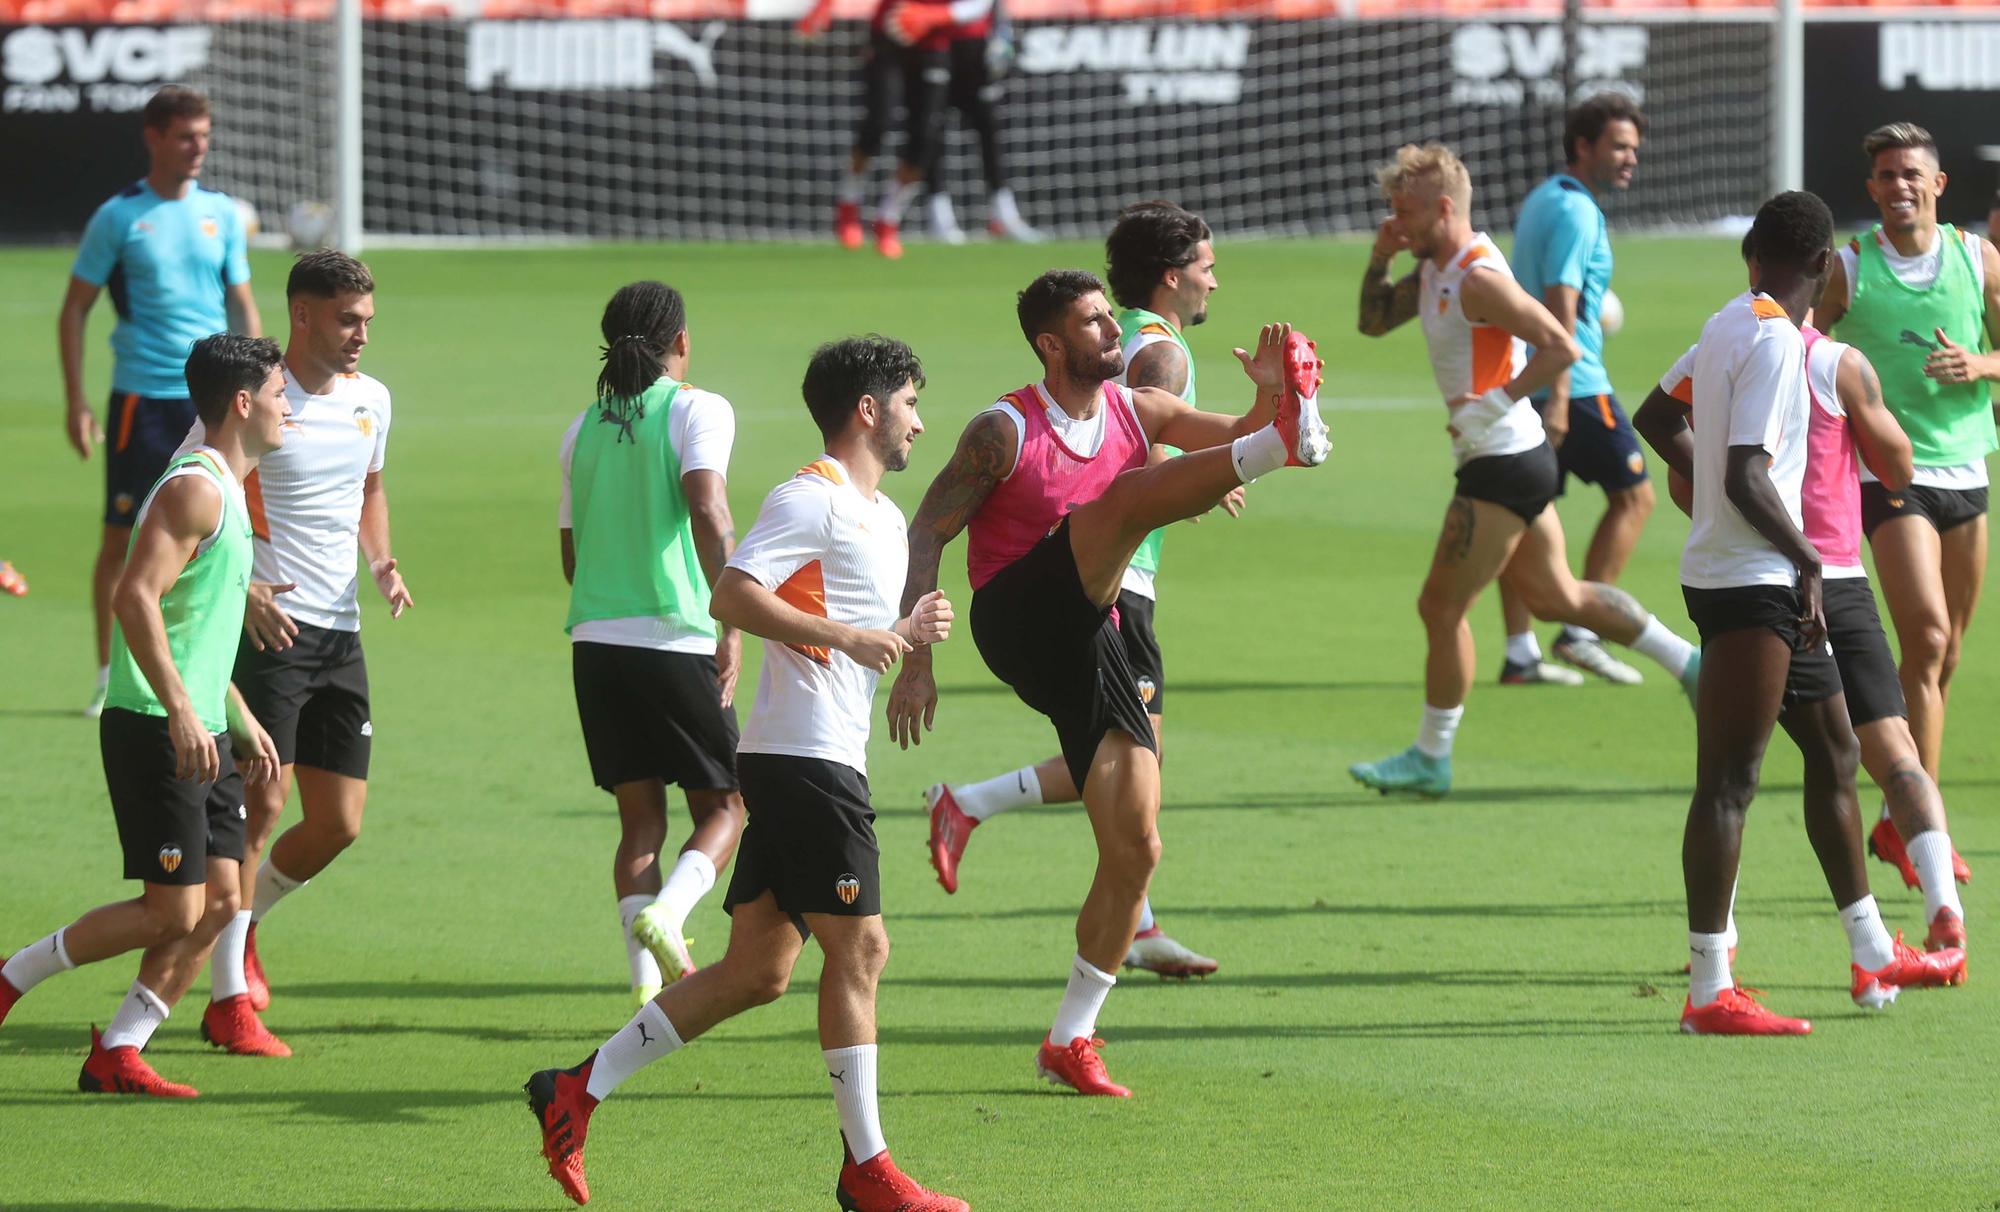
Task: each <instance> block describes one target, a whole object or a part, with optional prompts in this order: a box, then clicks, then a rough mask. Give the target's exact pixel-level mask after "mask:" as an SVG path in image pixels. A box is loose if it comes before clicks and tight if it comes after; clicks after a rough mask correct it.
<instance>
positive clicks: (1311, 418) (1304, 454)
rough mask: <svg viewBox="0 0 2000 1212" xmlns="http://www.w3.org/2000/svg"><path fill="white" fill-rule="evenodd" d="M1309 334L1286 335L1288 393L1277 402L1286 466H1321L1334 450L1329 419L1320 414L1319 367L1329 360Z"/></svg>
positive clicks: (1297, 332)
mask: <svg viewBox="0 0 2000 1212" xmlns="http://www.w3.org/2000/svg"><path fill="white" fill-rule="evenodd" d="M1314 350H1315V347H1314V345H1313V343H1312V342H1311V341H1308V340H1306V335H1305V334H1304V333H1302V332H1299V331H1298V330H1297V329H1293V330H1292V333H1291V335H1290V336H1288V337H1286V338H1285V359H1284V387H1285V394H1284V395H1283V397H1282V398H1280V399H1279V401H1278V415H1277V418H1276V421H1275V424H1276V425H1277V427H1278V434H1279V436H1280V437H1282V438H1284V439H1285V466H1287V467H1318V466H1319V465H1320V464H1321V463H1324V462H1326V456H1327V455H1328V454H1330V453H1332V451H1333V442H1332V441H1331V440H1330V439H1329V438H1328V437H1327V432H1326V422H1325V421H1323V420H1321V419H1320V415H1319V387H1320V373H1319V372H1320V368H1321V367H1323V366H1325V365H1326V363H1324V362H1322V361H1320V358H1319V354H1318V353H1316V352H1314Z"/></svg>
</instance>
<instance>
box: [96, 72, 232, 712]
mask: <svg viewBox="0 0 2000 1212" xmlns="http://www.w3.org/2000/svg"><path fill="white" fill-rule="evenodd" d="M209 127H210V122H209V107H208V98H206V97H204V96H202V95H201V94H200V93H198V92H195V91H194V90H192V89H186V88H181V87H179V86H177V85H171V84H170V85H168V86H167V87H165V88H162V89H161V90H160V91H159V92H157V93H155V94H154V95H153V97H152V99H151V100H149V101H147V102H146V108H145V111H144V133H145V140H146V156H147V160H148V162H149V163H148V168H147V171H146V175H145V177H143V178H141V179H140V180H139V181H137V182H135V183H133V184H132V185H130V186H128V187H127V188H125V189H124V190H121V191H120V192H119V193H118V195H117V196H116V197H114V198H112V199H111V200H110V201H108V202H106V203H105V204H104V205H102V206H100V207H98V208H97V213H96V214H94V215H92V216H91V218H90V225H89V226H88V227H86V228H85V229H84V233H83V243H82V245H81V246H79V247H78V249H77V253H76V264H75V266H74V267H73V268H72V269H71V270H70V280H69V293H68V295H66V296H65V297H64V299H63V305H62V318H61V321H60V323H59V325H58V332H59V334H60V338H61V342H60V343H61V350H62V370H63V391H64V394H65V397H66V403H67V410H66V419H65V422H64V428H65V429H66V430H67V431H68V433H69V441H70V445H72V446H74V447H76V453H77V455H78V456H79V457H81V458H84V459H88V458H90V449H91V447H92V446H94V445H96V444H98V443H100V442H103V443H105V445H106V449H105V457H104V536H103V540H102V542H101V543H100V544H99V547H98V551H97V567H96V570H95V572H94V574H93V576H92V578H91V589H92V594H91V599H92V604H93V605H94V606H95V608H96V616H97V619H96V621H97V691H96V693H95V694H94V695H93V696H92V697H91V701H90V706H88V707H86V708H85V709H84V714H85V715H87V716H91V717H95V716H96V715H97V714H98V712H99V711H100V710H102V708H103V706H104V688H105V681H106V678H107V673H108V669H109V665H110V656H111V587H112V586H113V585H115V584H117V582H118V574H119V573H120V572H121V571H123V570H124V567H125V550H126V548H127V547H128V546H129V545H130V543H131V538H132V522H133V516H134V512H135V511H136V510H137V509H138V507H139V502H140V501H141V500H142V499H143V498H144V497H145V495H146V490H147V488H149V487H150V486H151V485H152V483H153V481H154V480H157V479H158V478H159V477H160V473H161V472H162V471H164V470H166V466H167V460H168V459H169V458H171V457H172V455H173V453H174V451H175V450H176V449H178V448H179V446H180V444H181V441H182V439H184V438H186V437H187V435H188V430H189V429H191V428H193V426H194V420H195V411H194V405H193V404H192V403H191V402H190V401H189V400H188V388H187V379H186V377H185V374H184V371H183V367H184V366H185V365H186V363H187V357H188V350H189V349H191V348H192V347H193V345H194V343H195V342H196V341H198V340H200V339H201V338H203V337H206V336H209V335H211V334H213V333H218V332H223V331H228V332H234V333H240V334H242V335H244V336H251V337H255V336H261V335H262V334H263V327H262V325H260V324H259V323H258V320H257V304H256V301H255V300H254V299H252V298H251V296H250V263H249V260H248V259H247V257H246V256H245V242H246V241H245V234H244V231H243V219H242V215H241V213H240V212H239V211H238V210H237V208H236V203H235V201H234V200H233V199H231V198H230V197H229V196H228V195H227V194H222V193H217V192H216V191H214V190H208V189H203V188H201V186H200V185H198V184H197V183H196V178H198V177H199V176H200V175H201V169H202V162H203V161H204V160H205V159H207V157H208V141H209ZM106 289H109V290H110V292H111V305H112V306H113V307H114V308H116V309H117V312H118V322H117V324H116V326H115V327H113V329H112V330H111V355H112V369H111V398H110V404H109V406H108V408H107V409H106V415H105V421H104V423H102V424H100V423H99V421H98V419H97V416H96V414H95V413H93V412H92V411H91V408H90V400H89V397H88V395H87V393H86V392H85V390H84V385H83V326H84V321H85V319H86V317H87V316H88V315H89V313H90V309H91V306H92V305H93V304H95V303H96V302H97V296H98V294H99V293H100V292H101V291H104V290H106ZM107 427H108V433H107Z"/></svg>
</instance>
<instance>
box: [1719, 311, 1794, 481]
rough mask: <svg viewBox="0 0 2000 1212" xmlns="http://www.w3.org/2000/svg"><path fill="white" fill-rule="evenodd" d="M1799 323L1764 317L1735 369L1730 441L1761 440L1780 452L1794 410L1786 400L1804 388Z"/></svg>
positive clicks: (1766, 448) (1753, 442) (1768, 448)
mask: <svg viewBox="0 0 2000 1212" xmlns="http://www.w3.org/2000/svg"><path fill="white" fill-rule="evenodd" d="M1802 344H1803V340H1802V338H1801V337H1800V336H1799V332H1798V329H1796V328H1793V327H1792V326H1791V325H1789V324H1785V323H1782V322H1779V321H1775V320H1765V321H1763V322H1762V323H1761V324H1760V325H1759V327H1758V332H1757V339H1756V340H1755V341H1753V342H1751V344H1750V349H1749V352H1748V353H1747V354H1745V356H1744V358H1743V364H1742V365H1741V366H1739V367H1738V368H1737V370H1736V382H1735V384H1734V387H1733V390H1732V391H1731V393H1730V400H1729V442H1728V444H1729V445H1731V446H1761V447H1763V448H1764V451H1765V453H1766V454H1771V455H1776V454H1777V452H1778V447H1779V443H1780V439H1781V438H1782V437H1783V436H1784V430H1785V423H1786V421H1787V419H1788V418H1790V417H1792V416H1793V415H1795V413H1794V411H1793V410H1790V409H1787V408H1786V407H1784V405H1783V401H1786V400H1797V399H1798V398H1799V396H1800V394H1801V393H1802V392H1804V391H1805V389H1806V385H1805V381H1804V380H1805V373H1806V360H1805V351H1804V350H1803V349H1802V348H1801V346H1802Z"/></svg>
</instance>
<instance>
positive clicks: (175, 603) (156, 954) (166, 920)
mask: <svg viewBox="0 0 2000 1212" xmlns="http://www.w3.org/2000/svg"><path fill="white" fill-rule="evenodd" d="M281 359H282V355H281V354H280V353H279V352H278V345H277V342H275V341H270V340H266V339H263V338H259V337H240V336H227V335H221V334H218V335H215V336H209V337H203V338H202V339H201V340H199V341H197V342H195V344H194V350H193V352H192V353H190V354H189V356H188V358H187V362H186V366H185V371H184V373H185V375H186V380H187V385H188V389H189V391H190V392H191V393H192V395H191V398H192V399H193V400H194V403H195V409H196V415H197V416H198V417H199V418H200V419H201V421H202V422H203V424H204V425H205V426H206V427H207V432H208V435H209V440H208V442H207V443H206V444H205V445H203V446H201V447H199V448H197V449H196V450H194V451H192V452H191V453H189V454H186V455H182V456H180V457H178V458H176V459H174V460H173V461H172V463H171V464H170V465H169V466H168V467H167V469H166V471H165V473H164V474H163V475H162V476H161V477H160V479H159V481H158V482H157V483H156V484H155V485H154V486H153V488H152V491H151V492H149V493H147V494H146V498H145V500H144V501H143V502H142V503H141V505H140V507H139V510H138V515H137V518H136V522H137V525H136V527H135V528H134V531H133V535H132V550H131V552H130V553H129V555H128V556H127V558H126V560H125V571H124V573H123V574H122V575H121V576H120V577H119V579H118V584H117V586H116V588H115V590H114V592H113V594H112V609H113V611H114V612H115V614H116V616H117V625H116V626H115V627H114V628H113V629H112V643H111V658H112V663H111V682H110V688H109V690H108V692H107V694H106V696H105V710H104V713H103V715H102V717H101V718H100V719H99V721H98V735H99V740H100V745H101V748H102V750H103V755H104V780H105V783H106V784H107V785H108V787H109V788H110V792H111V810H112V814H113V815H114V816H115V817H116V818H117V821H118V841H119V845H120V847H121V848H122V849H123V851H124V854H125V878H126V879H130V880H141V881H144V888H143V890H142V891H141V892H140V894H139V896H138V897H136V898H135V899H133V900H129V901H119V902H117V903H115V904H109V905H100V906H98V907H97V908H95V909H92V910H91V911H90V912H88V913H86V914H84V915H83V916H82V917H80V918H78V919H76V921H74V922H71V923H70V924H69V925H67V926H65V927H63V928H62V929H60V930H58V931H56V932H55V933H54V934H51V935H49V936H48V937H46V938H43V939H41V940H39V941H38V942H35V943H33V944H31V945H29V946H27V947H24V948H22V949H21V950H20V951H17V952H15V953H14V955H13V956H12V958H10V959H8V961H7V962H6V964H5V965H4V966H0V1020H4V1019H5V1018H6V1016H7V1012H8V1010H9V1009H11V1008H12V1007H13V1005H14V1003H15V1002H16V1001H18V1000H19V999H20V998H21V996H22V995H23V994H25V993H27V992H28V991H29V990H31V989H33V988H34V987H35V986H36V985H38V984H40V983H41V982H42V981H44V980H46V979H47V978H49V977H51V976H54V975H55V974H56V973H58V972H62V971H65V970H67V969H70V968H74V967H76V966H77V965H79V964H92V963H96V962H97V961H99V960H105V959H110V958H111V957H112V956H114V955H122V954H124V953H125V952H127V951H133V950H139V949H143V950H144V954H143V955H142V956H141V957H140V960H139V976H138V979H137V980H135V981H133V982H132V988H131V990H130V991H129V992H128V993H127V994H126V996H125V999H124V1000H123V1001H121V1002H120V1003H119V1005H118V1010H117V1013H115V1014H114V1015H112V1017H111V1022H110V1025H109V1026H108V1027H107V1028H106V1029H105V1031H104V1033H103V1034H102V1035H99V1034H98V1031H97V1028H96V1027H92V1028H91V1030H90V1056H89V1057H88V1059H86V1060H85V1061H84V1062H83V1071H82V1072H81V1073H79V1074H78V1075H77V1087H78V1088H79V1089H81V1090H83V1091H85V1092H86V1093H96V1094H146V1095H153V1096H156V1097H165V1098H193V1097H194V1096H195V1094H196V1091H195V1089H194V1087H192V1086H185V1085H181V1084H180V1083H178V1082H170V1081H168V1080H166V1079H165V1078H163V1077H161V1076H160V1075H159V1074H158V1073H156V1072H154V1071H153V1067H152V1066H151V1065H148V1064H147V1063H146V1062H145V1060H144V1059H142V1058H141V1057H140V1055H139V1052H140V1050H141V1049H143V1048H144V1047H145V1046H146V1043H147V1041H148V1040H150V1039H151V1038H152V1036H153V1032H154V1031H156V1030H157V1029H158V1028H159V1026H160V1024H161V1023H163V1022H165V1021H166V1019H167V1015H168V1013H169V1011H170V1010H171V1009H172V1008H173V1006H174V1005H175V1004H177V1003H178V1002H179V1001H180V999H181V996H182V995H183V994H185V993H186V992H187V990H188V986H189V985H190V984H192V983H193V982H194V978H195V976H196V975H197V974H198V973H199V972H200V971H201V966H202V964H203V963H204V962H205V961H206V960H207V958H208V950H209V947H210V946H211V945H213V944H214V942H215V939H216V936H217V935H218V934H220V933H221V932H222V929H223V927H224V926H225V925H226V924H227V923H228V922H229V921H230V920H231V919H232V918H233V917H234V916H235V914H236V908H237V900H238V896H239V895H240V887H241V880H240V875H241V872H240V870H239V867H238V863H239V861H240V860H241V858H242V856H243V817H244V812H243V785H244V782H245V780H246V779H247V781H248V782H250V783H251V784H257V783H262V782H265V781H267V780H270V779H273V778H276V777H277V773H278V753H277V749H276V747H275V746H274V745H273V744H272V741H271V738H270V736H269V735H268V734H267V733H266V732H265V731H264V729H263V728H262V727H261V726H260V725H259V724H258V722H257V720H256V717H255V716H254V715H252V713H251V712H250V711H249V710H248V709H247V708H246V707H245V706H244V704H243V699H242V698H241V696H239V695H238V694H236V692H235V691H234V690H233V689H232V688H231V686H230V684H229V667H230V664H231V663H232V662H233V661H234V660H235V659H236V648H237V643H238V640H239V639H240V638H241V637H240V633H241V631H242V627H243V607H244V602H245V600H246V597H245V591H246V587H247V585H248V584H249V580H250V568H251V559H252V557H251V550H250V547H251V540H250V509H249V506H248V504H247V502H246V501H245V500H244V494H243V488H242V483H243V477H244V476H245V475H246V474H247V473H248V472H249V471H250V469H251V468H252V467H253V466H255V464H256V462H257V460H258V459H259V458H260V457H262V456H263V455H265V454H266V453H268V452H270V451H273V450H276V449H278V448H279V447H280V446H281V445H283V443H284V441H285V433H284V423H285V417H286V413H287V406H286V403H285V386H284V376H283V375H281V374H280V373H279V365H280V362H281ZM225 733H226V734H227V736H225V735H224V734H225ZM232 750H233V751H234V756H235V759H236V760H235V761H232V760H231V752H232ZM238 761H240V762H241V763H242V766H241V769H240V772H239V768H238V766H237V762H238ZM203 1032H204V1034H206V1032H207V1020H206V1019H204V1020H203ZM280 1047H282V1045H280ZM279 1054H280V1055H282V1053H279Z"/></svg>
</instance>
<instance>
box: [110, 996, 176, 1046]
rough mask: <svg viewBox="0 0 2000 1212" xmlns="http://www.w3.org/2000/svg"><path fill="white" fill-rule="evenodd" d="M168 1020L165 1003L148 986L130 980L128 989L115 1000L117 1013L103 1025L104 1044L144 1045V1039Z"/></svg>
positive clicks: (148, 1038) (150, 1037)
mask: <svg viewBox="0 0 2000 1212" xmlns="http://www.w3.org/2000/svg"><path fill="white" fill-rule="evenodd" d="M166 1021H167V1003H165V1002H163V1001H161V1000H160V995H159V994H157V993H155V992H153V991H152V990H151V989H148V988H146V986H144V985H142V984H140V983H139V982H138V981H133V982H132V990H131V992H129V993H127V994H126V995H125V1000H124V1001H122V1002H119V1003H118V1012H117V1013H116V1014H113V1015H112V1016H111V1022H110V1023H109V1024H108V1025H106V1026H105V1028H104V1046H105V1048H106V1049H111V1048H143V1047H145V1046H146V1041H148V1040H150V1039H152V1038H153V1032H155V1031H158V1030H159V1029H160V1024H161V1023H164V1022H166Z"/></svg>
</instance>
